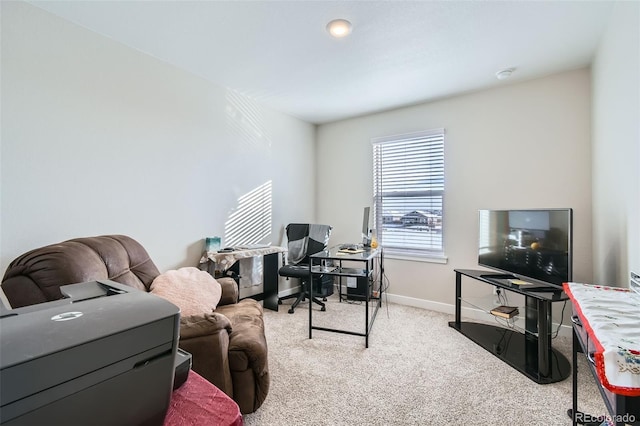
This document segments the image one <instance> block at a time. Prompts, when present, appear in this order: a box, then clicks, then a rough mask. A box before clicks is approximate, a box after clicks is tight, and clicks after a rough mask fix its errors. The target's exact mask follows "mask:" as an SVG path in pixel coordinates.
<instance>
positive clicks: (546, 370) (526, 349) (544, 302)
mask: <svg viewBox="0 0 640 426" xmlns="http://www.w3.org/2000/svg"><path fill="white" fill-rule="evenodd" d="M455 272H456V313H455V321H452V322H449V326H450V327H452V328H454V329H456V330H458V331H459V332H460V333H461V334H463V335H464V336H465V337H467V338H469V339H470V340H472V341H473V342H475V343H476V344H478V345H480V346H481V347H483V348H484V349H486V350H487V351H489V352H491V353H492V354H494V355H495V356H496V357H498V358H499V359H501V360H502V361H504V362H506V363H507V364H509V365H510V366H511V367H513V368H515V369H516V370H518V371H520V372H521V373H522V374H524V375H525V376H527V377H529V378H530V379H531V380H533V381H534V382H536V383H539V384H547V383H554V382H559V381H562V380H564V379H566V378H567V377H569V374H570V373H571V364H570V363H569V360H567V358H566V357H565V356H564V355H563V354H561V353H560V352H558V351H557V350H555V349H553V348H552V346H551V335H552V327H551V325H552V321H551V306H552V303H553V302H560V301H566V300H568V299H569V297H568V296H567V295H566V294H565V293H564V292H563V291H562V289H561V288H559V287H554V286H552V285H549V286H546V287H548V288H543V289H540V286H538V285H536V287H535V288H532V289H527V288H526V287H525V286H523V287H518V286H517V285H512V284H510V283H509V281H508V279H509V278H512V276H511V275H509V276H508V277H509V278H505V277H506V275H505V274H491V273H487V271H477V270H469V269H456V270H455ZM463 276H466V277H469V278H472V279H474V280H478V281H481V282H484V283H486V284H490V285H493V286H495V287H499V288H501V289H504V290H508V291H512V292H515V293H518V294H521V295H523V296H524V297H525V306H524V311H525V312H524V316H525V326H524V329H522V330H518V329H515V328H514V329H512V328H507V327H501V326H499V325H497V324H496V325H493V324H484V323H479V322H463V321H462V320H461V318H462V300H463V299H462V277H463ZM543 287H544V286H543ZM521 314H522V312H521ZM491 318H492V316H490V314H489V312H488V311H487V319H488V320H491Z"/></svg>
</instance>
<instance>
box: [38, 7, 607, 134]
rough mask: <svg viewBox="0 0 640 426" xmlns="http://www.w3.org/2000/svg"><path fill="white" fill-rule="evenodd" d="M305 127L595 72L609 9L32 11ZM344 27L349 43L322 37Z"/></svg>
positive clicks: (122, 8)
mask: <svg viewBox="0 0 640 426" xmlns="http://www.w3.org/2000/svg"><path fill="white" fill-rule="evenodd" d="M30 3H32V4H34V5H37V6H39V7H41V8H43V9H45V10H48V11H50V12H52V13H54V14H56V15H59V16H61V17H63V18H65V19H68V20H70V21H72V22H75V23H78V24H80V25H82V26H84V27H86V28H88V29H90V30H93V31H95V32H98V33H100V34H104V35H106V36H108V37H110V38H112V39H114V40H117V41H119V42H121V43H123V44H125V45H127V46H130V47H132V48H135V49H138V50H140V51H142V52H145V53H147V54H149V55H152V56H154V57H156V58H159V59H161V60H163V61H166V62H167V63H170V64H173V65H175V66H177V67H179V68H182V69H184V70H187V71H189V72H192V73H193V74H196V75H198V76H201V77H203V78H205V79H207V80H210V81H212V82H214V83H216V84H218V85H221V86H224V87H227V88H231V89H233V90H236V91H237V92H239V93H242V94H244V95H247V96H250V97H252V98H254V99H256V100H258V101H260V102H261V103H263V104H265V105H267V106H269V107H271V108H273V109H276V110H279V111H282V112H285V113H287V114H290V115H292V116H295V117H298V118H301V119H303V120H306V121H309V122H311V123H324V122H329V121H335V120H339V119H343V118H347V117H353V116H358V115H363V114H368V113H372V112H377V111H382V110H387V109H392V108H397V107H399V106H404V105H410V104H416V103H420V102H424V101H429V100H433V99H437V98H442V97H446V96H451V95H454V94H459V93H463V92H468V91H473V90H478V89H482V88H487V87H491V86H495V85H498V84H505V81H502V82H500V81H498V80H497V79H496V78H495V73H496V72H497V71H499V70H501V69H504V68H507V67H515V68H516V72H515V73H514V75H513V77H512V78H511V79H509V80H507V82H511V81H519V80H526V79H531V78H535V77H539V76H543V75H547V74H552V73H556V72H560V71H564V70H569V69H575V68H580V67H583V66H587V65H588V64H590V62H591V60H592V57H593V55H594V52H595V50H596V47H597V44H598V42H599V39H600V37H601V35H602V33H603V30H604V28H605V26H606V22H607V19H608V17H609V14H610V12H611V9H612V6H613V3H612V2H611V1H515V0H514V1H500V2H498V1H475V2H473V1H401V0H400V1H398V0H396V1H266V0H264V1H240V0H236V1H178V0H175V1H117V2H116V1H31V2H30ZM335 18H344V19H348V20H349V21H351V22H352V24H353V32H352V34H351V35H350V36H349V37H347V38H345V39H334V38H332V37H330V36H329V35H328V33H327V32H326V30H325V26H326V24H327V22H329V21H330V20H332V19H335Z"/></svg>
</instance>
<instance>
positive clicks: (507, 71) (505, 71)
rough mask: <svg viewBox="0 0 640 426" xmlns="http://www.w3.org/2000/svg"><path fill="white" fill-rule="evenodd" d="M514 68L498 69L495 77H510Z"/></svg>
mask: <svg viewBox="0 0 640 426" xmlns="http://www.w3.org/2000/svg"><path fill="white" fill-rule="evenodd" d="M515 70H516V69H515V68H506V69H503V70H502V71H498V72H497V73H496V78H497V79H498V80H505V79H507V78H509V77H511V74H513V72H514V71H515Z"/></svg>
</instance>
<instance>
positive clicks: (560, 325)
mask: <svg viewBox="0 0 640 426" xmlns="http://www.w3.org/2000/svg"><path fill="white" fill-rule="evenodd" d="M566 307H567V301H566V300H565V301H564V305H562V314H561V315H560V324H558V328H556V333H555V334H554V335H552V336H551V339H552V340H553V339H555V338H556V337H558V334H559V333H560V327H562V323H563V322H564V309H565V308H566Z"/></svg>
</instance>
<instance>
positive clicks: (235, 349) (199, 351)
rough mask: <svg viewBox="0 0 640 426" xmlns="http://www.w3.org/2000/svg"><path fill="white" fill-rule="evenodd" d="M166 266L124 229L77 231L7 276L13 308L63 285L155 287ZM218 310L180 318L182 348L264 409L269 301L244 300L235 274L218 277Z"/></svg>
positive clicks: (223, 385) (247, 407) (237, 395)
mask: <svg viewBox="0 0 640 426" xmlns="http://www.w3.org/2000/svg"><path fill="white" fill-rule="evenodd" d="M159 274H160V272H159V271H158V268H157V267H156V265H155V264H154V263H153V261H152V260H151V259H150V258H149V254H148V253H147V251H146V250H145V249H144V248H143V247H142V246H141V245H140V244H139V243H138V242H137V241H135V240H133V239H132V238H130V237H127V236H124V235H104V236H99V237H88V238H77V239H73V240H69V241H64V242H61V243H59V244H52V245H49V246H46V247H41V248H38V249H35V250H32V251H30V252H28V253H25V254H23V255H22V256H20V257H18V258H17V259H15V260H14V261H13V262H11V264H10V265H9V267H8V268H7V271H6V272H5V275H4V278H3V279H2V290H3V291H4V293H5V295H6V297H7V299H8V301H9V303H10V304H11V307H13V308H18V307H21V306H26V305H33V304H36V303H43V302H47V301H51V300H57V299H60V298H61V297H62V294H61V293H60V286H62V285H65V284H73V283H80V282H86V281H94V280H104V279H108V280H113V281H116V282H119V283H122V284H126V285H129V286H131V287H135V288H137V289H139V290H142V291H147V292H148V291H149V289H150V286H151V283H152V282H153V280H154V278H156V277H157V276H158V275H159ZM218 281H219V282H220V284H221V287H222V297H221V299H220V302H219V303H218V306H217V307H216V309H215V312H212V313H206V314H205V313H203V314H202V315H195V316H190V317H187V318H181V320H180V347H181V348H182V349H184V350H185V351H187V352H189V353H191V354H192V356H193V359H192V362H193V367H192V368H193V370H194V371H196V372H197V373H198V374H200V375H201V376H203V377H205V378H206V379H207V380H209V381H210V382H211V383H213V384H214V385H216V386H217V387H218V388H220V389H221V390H222V391H224V392H225V393H226V394H227V395H229V396H230V397H231V398H233V399H234V400H235V401H236V402H237V403H238V405H239V406H240V410H241V411H242V413H244V414H246V413H251V412H254V411H255V410H257V409H258V408H259V407H260V405H262V402H263V401H264V399H265V398H266V396H267V392H268V391H269V367H268V362H267V342H266V338H265V334H264V322H263V315H262V306H261V305H259V304H258V303H257V302H256V301H255V300H252V299H244V300H242V301H240V302H238V290H237V286H236V284H235V282H234V281H233V279H231V278H225V279H220V280H218Z"/></svg>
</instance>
